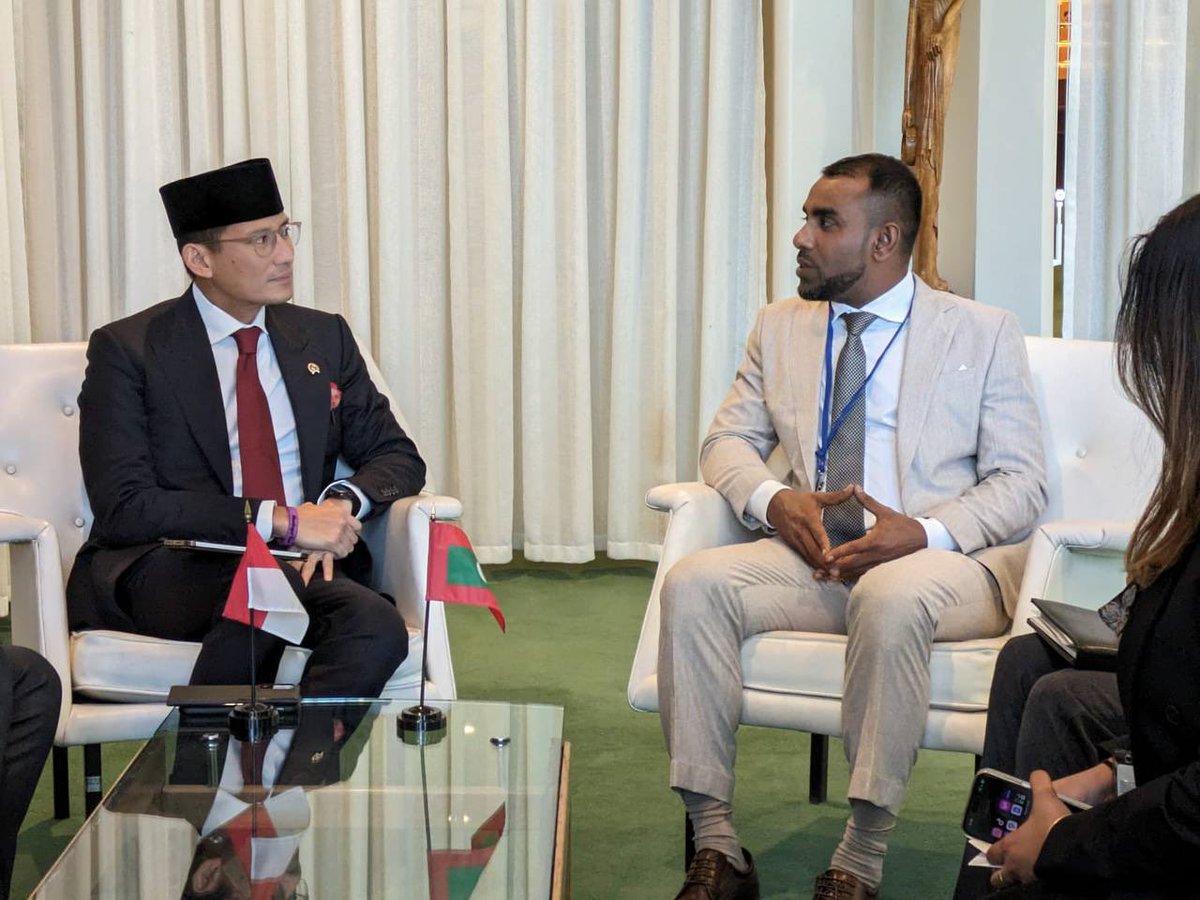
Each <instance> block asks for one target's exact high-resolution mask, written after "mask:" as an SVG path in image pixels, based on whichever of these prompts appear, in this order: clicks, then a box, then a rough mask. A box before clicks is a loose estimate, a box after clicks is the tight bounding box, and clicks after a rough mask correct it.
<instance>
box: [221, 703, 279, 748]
mask: <svg viewBox="0 0 1200 900" xmlns="http://www.w3.org/2000/svg"><path fill="white" fill-rule="evenodd" d="M278 730H279V710H277V709H276V708H275V707H273V706H270V705H268V704H266V703H263V702H261V701H257V702H255V703H239V704H238V705H237V706H235V707H234V708H233V709H232V710H230V712H229V734H230V736H232V737H235V738H237V739H238V740H239V741H241V742H242V743H244V744H261V743H263V742H264V741H269V740H270V739H271V738H272V737H274V736H275V732H277V731H278Z"/></svg>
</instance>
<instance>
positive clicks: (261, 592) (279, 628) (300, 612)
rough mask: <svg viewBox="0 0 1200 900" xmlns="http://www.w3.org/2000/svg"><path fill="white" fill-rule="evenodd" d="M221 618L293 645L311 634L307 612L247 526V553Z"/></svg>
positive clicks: (275, 563) (270, 556)
mask: <svg viewBox="0 0 1200 900" xmlns="http://www.w3.org/2000/svg"><path fill="white" fill-rule="evenodd" d="M221 615H223V616H224V617H225V618H227V619H233V620H234V621H235V622H241V623H242V624H243V625H253V626H254V627H255V628H258V629H260V630H262V631H269V632H270V633H271V634H274V635H278V636H279V637H281V638H283V639H284V640H285V641H290V642H291V643H293V644H299V643H300V642H301V641H302V640H304V633H305V632H306V631H308V612H307V611H306V610H305V609H304V606H303V605H302V604H301V603H300V598H299V597H297V596H296V592H295V591H293V590H292V585H291V583H290V582H289V581H288V580H287V576H286V575H284V574H283V570H282V569H280V568H279V563H278V562H276V561H275V557H274V556H272V555H271V551H270V550H268V549H267V545H266V544H265V543H264V542H263V539H262V535H260V534H259V533H258V529H257V528H255V527H254V526H253V525H247V526H246V552H245V553H243V554H242V561H241V563H239V564H238V568H237V574H235V575H234V576H233V584H232V585H230V587H229V599H228V600H226V601H225V609H224V611H223V612H222V613H221ZM252 618H253V621H251V619H252Z"/></svg>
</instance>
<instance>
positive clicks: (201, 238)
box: [175, 225, 225, 251]
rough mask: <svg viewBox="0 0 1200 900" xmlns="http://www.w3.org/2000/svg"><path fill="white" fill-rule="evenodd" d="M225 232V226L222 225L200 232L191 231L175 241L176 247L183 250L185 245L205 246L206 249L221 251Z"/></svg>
mask: <svg viewBox="0 0 1200 900" xmlns="http://www.w3.org/2000/svg"><path fill="white" fill-rule="evenodd" d="M224 232H225V226H224V225H220V226H218V227H216V228H202V229H201V230H200V231H190V232H188V233H187V234H181V235H180V236H179V237H177V238H176V239H175V246H176V247H177V248H178V249H180V250H182V249H183V247H184V245H185V244H204V245H205V246H206V247H211V248H212V249H213V250H217V251H219V250H220V249H221V244H220V240H221V235H222V234H223V233H224Z"/></svg>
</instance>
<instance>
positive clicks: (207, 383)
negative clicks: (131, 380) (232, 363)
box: [148, 288, 233, 494]
mask: <svg viewBox="0 0 1200 900" xmlns="http://www.w3.org/2000/svg"><path fill="white" fill-rule="evenodd" d="M175 303H176V305H175V310H174V315H173V316H172V317H171V321H170V323H169V324H168V327H167V328H166V329H165V330H164V331H163V332H162V334H161V335H151V336H148V343H149V347H148V351H149V352H151V353H154V354H155V356H157V357H158V365H159V367H160V368H161V369H162V371H163V372H164V373H165V374H166V377H167V380H168V381H170V383H171V387H172V389H173V390H174V391H175V396H176V398H177V399H178V400H179V406H180V409H182V411H183V416H184V419H185V420H186V421H187V424H188V429H189V430H190V431H191V433H192V437H193V438H194V439H195V441H196V443H197V445H199V447H200V450H201V452H203V454H204V457H205V459H207V460H208V463H209V465H210V466H212V469H213V471H214V472H216V474H217V478H218V479H219V480H220V482H221V484H222V485H223V486H224V488H225V491H226V492H227V493H230V494H232V493H233V462H232V460H231V459H230V456H229V434H228V430H227V428H226V426H225V410H224V408H223V407H222V405H221V382H220V380H219V379H218V378H217V364H216V363H215V362H214V361H213V355H212V347H211V345H210V344H209V342H208V332H207V331H205V329H204V321H203V320H202V319H201V318H200V311H199V310H198V309H196V301H195V299H194V298H193V297H192V289H191V288H188V289H187V291H185V292H184V294H183V296H182V297H180V298H179V299H178V300H176V301H175Z"/></svg>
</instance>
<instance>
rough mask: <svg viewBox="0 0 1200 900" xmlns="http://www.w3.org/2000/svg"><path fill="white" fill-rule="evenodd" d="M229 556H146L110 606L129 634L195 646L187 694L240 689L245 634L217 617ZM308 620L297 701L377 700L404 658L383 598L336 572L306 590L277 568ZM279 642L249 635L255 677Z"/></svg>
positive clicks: (401, 636) (269, 670) (262, 677)
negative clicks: (208, 687)
mask: <svg viewBox="0 0 1200 900" xmlns="http://www.w3.org/2000/svg"><path fill="white" fill-rule="evenodd" d="M239 559H240V558H239V557H238V556H237V555H234V554H225V553H206V552H200V551H182V550H169V549H167V548H165V547H161V548H156V549H154V550H151V551H150V552H149V553H147V554H146V555H145V556H143V557H142V558H141V559H140V560H138V562H137V563H135V564H134V565H133V566H132V567H131V568H130V569H129V571H127V572H126V573H125V574H124V575H123V576H122V578H121V581H120V583H119V585H118V592H117V594H118V597H117V599H118V602H119V603H121V605H122V606H123V607H124V608H125V610H126V611H127V612H128V613H129V615H130V617H131V618H132V619H133V621H134V624H135V625H136V626H137V629H138V632H139V633H141V634H148V635H151V636H153V637H161V638H168V639H172V640H184V641H200V642H201V643H202V645H203V646H202V648H201V650H200V656H199V657H198V658H197V659H196V666H195V668H194V669H193V670H192V677H191V683H192V684H249V683H250V649H249V648H250V634H249V632H250V629H249V628H248V626H246V625H243V624H241V623H240V622H235V621H233V620H231V619H226V618H224V617H223V616H222V615H221V611H222V610H223V609H224V606H225V600H226V597H227V596H228V595H229V586H230V584H231V583H232V582H233V576H234V573H235V572H236V571H237V567H238V562H239ZM281 568H282V569H283V572H284V574H285V575H286V576H287V578H288V581H289V582H290V583H291V585H292V587H293V589H294V590H295V591H296V595H297V596H298V597H299V598H300V602H301V603H302V604H303V605H304V608H305V609H306V610H307V611H308V614H309V627H308V633H307V634H306V635H305V636H304V641H303V645H304V646H305V647H308V648H310V649H311V650H312V655H311V656H310V657H309V660H308V665H307V666H306V667H305V669H304V676H303V677H302V678H301V680H300V691H301V694H302V695H304V696H306V697H377V696H379V692H380V691H381V690H382V689H383V686H384V685H385V684H387V680H388V679H389V678H390V677H391V675H392V673H393V672H395V670H396V667H397V666H399V665H400V663H401V662H403V661H404V658H405V657H406V656H407V655H408V632H407V631H406V630H405V627H404V619H403V617H401V615H400V613H399V612H398V611H397V609H396V607H395V606H394V605H393V604H392V603H391V602H390V601H389V600H387V599H386V598H384V597H382V596H380V595H379V594H377V593H375V592H374V591H372V590H371V589H370V588H368V587H366V586H365V585H362V584H359V583H358V582H357V581H354V580H353V579H351V578H349V577H347V576H346V575H345V574H344V573H343V572H341V571H340V569H338V568H335V571H334V577H333V579H332V580H331V581H325V580H324V577H323V575H322V574H321V570H320V568H319V567H318V570H317V572H316V574H314V575H313V578H312V580H311V581H310V582H309V583H308V585H305V584H304V583H303V581H302V580H301V578H300V573H299V572H297V571H296V570H295V569H294V568H292V567H291V566H290V565H287V564H284V565H283V566H282V567H281ZM285 647H287V642H286V641H284V640H283V639H281V638H278V637H276V636H274V635H272V634H268V633H267V632H265V631H256V632H255V633H254V658H255V671H256V675H257V678H258V680H259V681H260V682H267V681H271V680H272V679H273V678H274V675H275V671H276V669H277V668H278V667H279V659H280V657H281V656H282V655H283V651H284V648H285Z"/></svg>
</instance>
